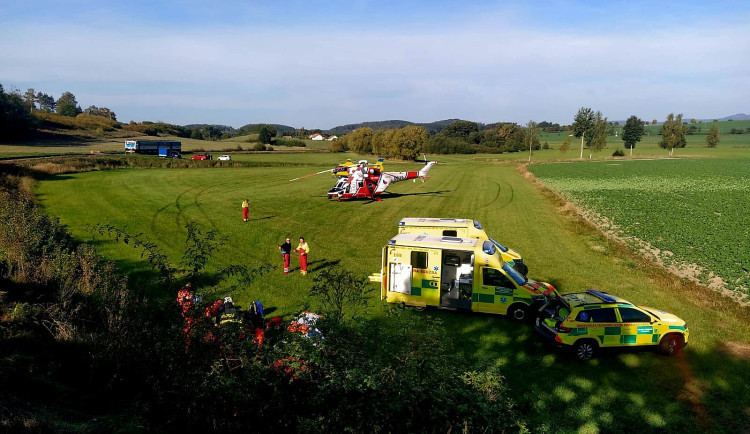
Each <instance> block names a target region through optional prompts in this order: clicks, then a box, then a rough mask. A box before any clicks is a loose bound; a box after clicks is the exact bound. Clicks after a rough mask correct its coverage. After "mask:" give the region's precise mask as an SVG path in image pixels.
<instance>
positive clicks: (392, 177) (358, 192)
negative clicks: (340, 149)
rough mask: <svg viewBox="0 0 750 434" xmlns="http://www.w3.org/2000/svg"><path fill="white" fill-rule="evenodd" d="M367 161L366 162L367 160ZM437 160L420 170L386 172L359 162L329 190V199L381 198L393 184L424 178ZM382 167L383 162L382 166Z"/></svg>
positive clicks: (427, 163)
mask: <svg viewBox="0 0 750 434" xmlns="http://www.w3.org/2000/svg"><path fill="white" fill-rule="evenodd" d="M365 163H366V162H365ZM435 164H436V162H435V161H430V162H426V164H425V165H424V167H422V169H421V170H419V171H418V172H384V171H382V170H381V169H380V168H378V167H377V165H374V166H372V167H368V166H367V164H358V165H357V167H356V168H354V170H351V169H350V171H351V174H350V175H349V176H348V177H341V178H339V180H338V181H337V182H336V184H335V185H334V186H333V188H331V189H330V190H329V191H328V198H329V199H337V200H338V201H339V202H341V201H342V200H348V199H375V200H377V201H380V200H381V197H380V195H381V194H382V193H383V192H384V191H385V190H386V189H387V188H388V187H390V185H391V184H393V183H396V182H399V181H406V180H408V179H414V180H415V181H416V179H417V178H420V179H422V180H424V178H425V177H426V176H427V172H429V171H430V169H431V168H432V166H433V165H435ZM380 167H382V163H381V166H380Z"/></svg>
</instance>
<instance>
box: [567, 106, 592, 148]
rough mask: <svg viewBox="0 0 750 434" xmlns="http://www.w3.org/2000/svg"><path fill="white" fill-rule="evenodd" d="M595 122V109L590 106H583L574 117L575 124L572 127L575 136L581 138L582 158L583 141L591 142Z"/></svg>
mask: <svg viewBox="0 0 750 434" xmlns="http://www.w3.org/2000/svg"><path fill="white" fill-rule="evenodd" d="M595 122H596V118H595V116H594V111H593V110H591V108H589V107H581V108H580V109H579V110H578V113H576V117H575V118H573V124H572V125H571V126H570V128H571V129H572V130H573V135H574V136H576V137H580V138H581V158H583V143H584V141H585V142H586V143H587V144H588V143H590V142H591V133H592V130H593V128H594V123H595ZM586 136H588V137H586Z"/></svg>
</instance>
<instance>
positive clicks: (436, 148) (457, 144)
mask: <svg viewBox="0 0 750 434" xmlns="http://www.w3.org/2000/svg"><path fill="white" fill-rule="evenodd" d="M425 152H427V153H429V154H476V153H477V148H476V147H475V146H472V145H470V144H468V143H466V142H464V141H463V140H459V139H451V138H448V137H445V136H442V135H439V134H438V135H436V136H432V137H430V138H429V139H428V140H427V143H425Z"/></svg>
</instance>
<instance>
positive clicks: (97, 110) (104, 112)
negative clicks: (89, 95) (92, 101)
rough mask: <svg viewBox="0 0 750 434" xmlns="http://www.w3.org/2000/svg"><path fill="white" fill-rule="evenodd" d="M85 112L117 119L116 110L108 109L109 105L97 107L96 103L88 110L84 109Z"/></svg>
mask: <svg viewBox="0 0 750 434" xmlns="http://www.w3.org/2000/svg"><path fill="white" fill-rule="evenodd" d="M83 113H84V114H87V115H92V116H102V117H105V118H108V119H112V120H113V121H116V120H117V116H116V115H115V112H113V111H112V110H110V109H108V108H107V107H97V106H95V105H92V106H90V107H89V108H87V109H86V110H84V111H83Z"/></svg>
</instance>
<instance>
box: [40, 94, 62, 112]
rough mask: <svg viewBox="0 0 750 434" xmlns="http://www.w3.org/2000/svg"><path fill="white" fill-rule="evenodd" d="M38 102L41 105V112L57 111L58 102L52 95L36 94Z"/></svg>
mask: <svg viewBox="0 0 750 434" xmlns="http://www.w3.org/2000/svg"><path fill="white" fill-rule="evenodd" d="M36 101H37V102H38V103H39V110H42V111H45V112H47V113H52V112H54V111H56V110H57V101H55V98H54V97H53V96H52V95H47V94H46V93H42V92H38V93H37V94H36Z"/></svg>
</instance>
